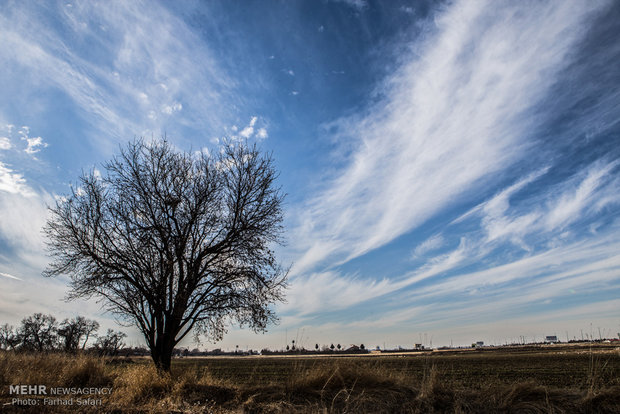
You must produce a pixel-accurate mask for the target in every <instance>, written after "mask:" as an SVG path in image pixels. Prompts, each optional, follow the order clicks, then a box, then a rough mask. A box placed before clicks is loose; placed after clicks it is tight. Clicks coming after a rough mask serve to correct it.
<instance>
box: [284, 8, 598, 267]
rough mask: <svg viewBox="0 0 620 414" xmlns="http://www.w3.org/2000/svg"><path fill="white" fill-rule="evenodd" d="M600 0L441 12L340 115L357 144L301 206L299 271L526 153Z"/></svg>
mask: <svg viewBox="0 0 620 414" xmlns="http://www.w3.org/2000/svg"><path fill="white" fill-rule="evenodd" d="M596 7H597V5H595V4H591V5H589V6H588V7H584V6H583V4H580V5H579V6H577V5H574V4H572V3H571V2H562V3H537V4H535V5H533V6H531V7H522V6H521V5H519V4H514V5H505V4H501V5H500V4H498V3H494V2H468V1H461V2H456V3H454V5H452V6H451V7H450V8H449V9H447V10H446V11H445V12H444V13H443V14H441V15H439V16H437V18H436V19H435V22H436V25H437V28H436V32H435V34H434V35H432V36H429V37H427V38H426V39H425V42H424V43H423V44H422V45H420V46H419V47H418V48H416V51H417V52H418V54H416V55H415V56H413V55H412V57H411V58H410V59H409V61H408V63H405V64H404V65H403V66H402V67H401V68H400V70H399V71H398V72H397V74H396V75H394V76H392V77H391V78H389V79H388V80H387V81H386V83H385V87H384V89H383V90H382V92H384V95H385V99H384V100H383V101H381V102H380V103H379V104H378V105H377V106H375V107H372V108H369V109H368V111H367V112H365V113H364V114H363V115H361V116H357V117H353V118H350V119H342V120H339V121H338V122H336V123H335V124H334V125H332V126H333V127H337V128H338V129H339V131H340V132H339V135H337V138H339V139H340V141H341V142H346V149H345V150H344V151H343V152H345V153H346V152H349V153H350V155H349V156H346V158H345V167H344V168H342V169H340V170H338V171H337V172H336V173H335V174H333V175H332V176H331V177H326V178H325V180H323V181H324V182H326V183H327V184H326V185H325V186H324V189H323V191H322V192H320V194H319V195H317V196H315V197H314V199H313V200H312V201H311V202H310V203H308V205H304V206H300V207H299V212H298V215H297V216H296V218H297V222H296V226H297V228H296V230H297V234H296V235H295V236H294V237H295V239H296V240H307V243H306V244H302V245H300V246H299V251H300V253H302V254H305V257H304V256H302V258H301V259H300V260H298V261H297V265H296V266H295V268H294V269H293V272H294V273H300V272H303V271H307V270H309V269H310V268H312V266H313V265H316V264H317V263H316V261H317V260H320V259H325V258H327V257H330V258H331V259H332V262H334V260H335V261H336V262H338V263H340V262H341V261H346V260H349V259H351V258H354V257H357V256H359V255H362V254H364V253H366V252H368V251H370V250H373V249H375V248H377V247H379V246H382V245H384V244H386V243H388V242H390V241H391V240H393V239H394V238H396V237H398V236H400V235H402V234H404V233H406V232H408V231H410V230H412V229H414V228H415V227H417V226H419V225H420V224H421V223H423V222H425V221H426V220H428V219H429V218H431V217H432V216H433V215H435V214H437V213H438V212H441V211H442V210H443V209H445V208H446V207H448V206H450V205H451V204H452V203H454V202H455V201H457V200H461V199H463V198H465V199H466V198H467V197H468V195H469V194H470V193H471V194H472V195H473V194H475V193H476V189H477V188H479V187H480V186H481V185H482V184H489V183H490V182H492V181H493V177H497V176H499V173H501V172H502V171H505V170H506V169H508V168H510V166H512V165H513V164H514V163H516V162H517V161H520V160H522V159H523V158H524V157H525V156H526V155H527V154H528V151H529V149H530V143H528V142H527V141H526V140H525V138H524V137H527V136H528V134H527V132H528V131H529V130H530V129H531V128H535V127H536V124H535V122H536V119H538V118H536V117H531V116H529V114H528V111H532V110H533V109H534V107H535V105H537V103H539V102H540V100H541V99H542V98H543V97H544V96H545V93H546V92H547V91H548V90H549V88H550V87H551V86H552V85H553V84H554V82H555V77H554V76H553V74H554V73H555V72H556V71H558V70H560V69H561V68H562V67H563V66H564V65H565V64H567V62H568V59H569V58H568V57H567V56H569V51H570V48H571V47H572V46H573V44H574V42H575V41H576V40H578V39H580V37H581V36H582V35H583V33H584V32H585V31H586V28H587V23H588V19H589V17H590V14H589V12H590V11H591V9H595V8H596ZM351 142H353V144H351ZM351 148H352V149H353V151H350V150H351ZM326 244H329V245H330V246H331V247H332V249H330V251H329V252H328V253H326V254H325V255H320V256H314V258H310V257H309V256H308V255H311V254H313V253H311V252H313V251H315V250H316V249H315V248H316V247H317V246H323V245H326ZM304 252H307V253H304Z"/></svg>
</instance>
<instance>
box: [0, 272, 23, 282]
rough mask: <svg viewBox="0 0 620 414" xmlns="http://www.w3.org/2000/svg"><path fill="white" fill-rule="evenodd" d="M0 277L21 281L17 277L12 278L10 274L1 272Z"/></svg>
mask: <svg viewBox="0 0 620 414" xmlns="http://www.w3.org/2000/svg"><path fill="white" fill-rule="evenodd" d="M0 276H2V277H7V278H9V279H15V280H21V279H20V278H18V277H17V276H13V275H10V274H8V273H2V272H0Z"/></svg>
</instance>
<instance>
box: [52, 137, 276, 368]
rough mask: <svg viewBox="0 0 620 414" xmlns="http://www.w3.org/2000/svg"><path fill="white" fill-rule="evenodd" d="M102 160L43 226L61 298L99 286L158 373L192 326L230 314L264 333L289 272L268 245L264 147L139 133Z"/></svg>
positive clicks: (221, 328)
mask: <svg viewBox="0 0 620 414" xmlns="http://www.w3.org/2000/svg"><path fill="white" fill-rule="evenodd" d="M104 167H105V170H106V173H105V175H104V176H100V175H99V174H95V172H94V171H92V172H88V173H83V174H82V176H81V177H80V181H79V186H78V187H77V188H75V189H72V192H71V194H70V195H69V196H68V197H66V198H64V199H60V200H58V201H57V203H56V206H55V207H54V208H52V209H51V213H52V215H51V218H50V219H49V220H48V223H47V225H46V228H45V232H46V234H47V236H48V240H49V241H48V247H49V250H50V254H51V256H52V258H53V262H52V263H51V264H50V265H49V267H48V269H47V270H46V272H45V275H47V276H55V275H60V274H69V275H70V276H71V287H72V290H71V293H70V295H69V297H70V298H78V297H82V298H89V297H92V296H99V297H101V298H103V299H104V302H105V303H106V305H107V308H108V309H109V310H110V311H111V312H114V313H116V314H117V315H119V316H121V317H122V318H125V319H126V320H128V321H130V322H133V323H135V324H136V325H137V326H138V328H139V329H140V330H141V331H142V333H143V334H144V337H145V339H146V342H147V344H148V346H149V348H150V350H151V355H152V358H153V361H154V362H155V364H156V366H157V367H158V368H159V369H160V370H163V371H169V370H170V362H171V356H172V350H173V349H174V347H175V345H176V344H178V343H179V341H181V339H183V338H184V337H185V336H186V335H187V334H188V333H189V332H191V331H192V330H193V331H194V333H195V334H196V335H206V336H207V337H209V338H211V339H220V338H221V337H222V335H223V334H224V332H225V328H226V326H227V325H228V324H229V323H232V322H236V323H239V324H240V325H242V326H245V325H247V326H250V327H251V328H252V329H254V330H255V331H262V330H264V329H265V328H266V326H267V324H268V323H269V322H271V321H274V320H275V315H274V314H273V311H272V310H271V308H270V305H271V304H272V303H274V302H275V301H278V300H281V299H282V289H283V287H284V284H285V279H286V272H285V271H283V270H282V268H281V267H280V266H279V264H278V263H277V261H276V259H275V255H274V253H273V251H272V250H271V247H270V246H271V244H272V243H274V242H280V235H281V232H282V227H281V222H282V209H281V205H282V201H283V194H282V193H281V191H280V189H279V188H276V187H275V180H276V178H277V174H276V172H275V169H274V167H273V160H272V158H271V157H270V156H268V155H263V154H260V152H259V151H258V149H257V148H256V146H254V147H247V146H246V145H243V144H235V145H226V146H224V147H222V151H221V152H220V153H218V154H217V155H215V156H209V155H205V154H203V153H200V154H199V155H195V154H189V153H181V152H177V151H175V150H174V149H173V148H172V147H171V145H170V144H168V143H167V142H166V141H160V142H155V143H146V142H144V141H142V140H137V141H134V142H133V143H130V144H129V145H128V146H127V147H126V148H124V149H122V150H121V153H120V155H119V156H117V157H114V158H113V159H112V160H111V161H110V162H108V163H106V164H105V165H104Z"/></svg>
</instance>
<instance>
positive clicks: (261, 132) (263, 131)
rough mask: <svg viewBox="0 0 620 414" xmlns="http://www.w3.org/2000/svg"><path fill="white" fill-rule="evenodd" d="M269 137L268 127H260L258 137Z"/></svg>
mask: <svg viewBox="0 0 620 414" xmlns="http://www.w3.org/2000/svg"><path fill="white" fill-rule="evenodd" d="M267 137H268V135H267V129H265V128H259V130H258V132H257V133H256V138H258V139H265V138H267Z"/></svg>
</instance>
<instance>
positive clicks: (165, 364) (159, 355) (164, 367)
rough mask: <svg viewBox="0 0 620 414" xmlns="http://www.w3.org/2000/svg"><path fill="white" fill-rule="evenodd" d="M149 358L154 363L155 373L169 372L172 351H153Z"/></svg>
mask: <svg viewBox="0 0 620 414" xmlns="http://www.w3.org/2000/svg"><path fill="white" fill-rule="evenodd" d="M151 358H152V359H153V362H154V363H155V367H156V368H157V371H159V372H160V373H169V372H170V365H171V362H172V349H170V350H169V351H168V352H167V351H165V350H155V349H154V350H152V351H151Z"/></svg>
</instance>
